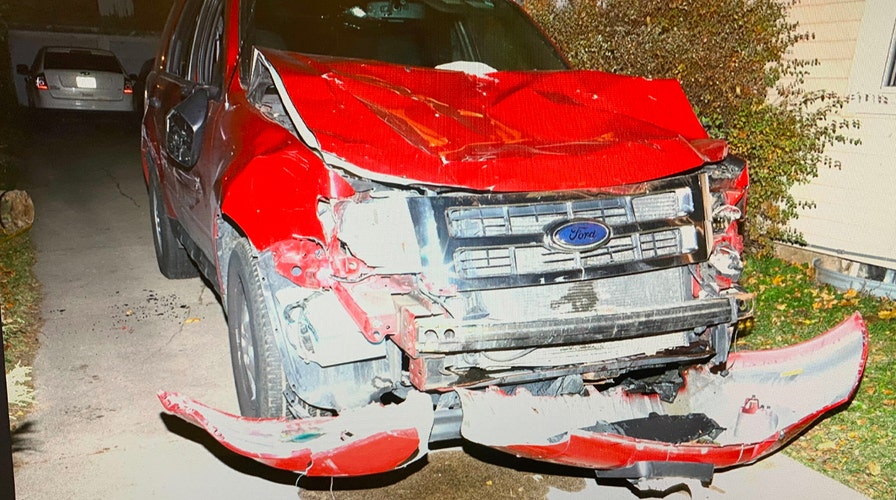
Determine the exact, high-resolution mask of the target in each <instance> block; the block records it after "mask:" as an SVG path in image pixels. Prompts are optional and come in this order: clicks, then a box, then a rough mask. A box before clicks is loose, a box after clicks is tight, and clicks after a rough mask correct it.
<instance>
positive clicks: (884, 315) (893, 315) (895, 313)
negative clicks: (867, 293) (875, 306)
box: [877, 309, 896, 320]
mask: <svg viewBox="0 0 896 500" xmlns="http://www.w3.org/2000/svg"><path fill="white" fill-rule="evenodd" d="M877 317H878V318H880V319H883V320H890V319H896V309H890V310H884V309H881V310H880V311H878V312H877Z"/></svg>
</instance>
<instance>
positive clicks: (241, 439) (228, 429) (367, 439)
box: [159, 391, 433, 477]
mask: <svg viewBox="0 0 896 500" xmlns="http://www.w3.org/2000/svg"><path fill="white" fill-rule="evenodd" d="M159 399H160V400H161V402H162V405H163V406H164V407H165V409H166V410H167V411H168V412H170V413H172V414H174V415H177V416H178V417H180V418H182V419H184V420H186V421H188V422H191V423H193V424H196V425H198V426H199V427H202V428H203V429H205V430H206V431H208V433H209V434H211V435H212V436H214V437H215V439H217V440H218V441H219V442H220V443H221V444H223V445H224V446H225V447H227V448H228V449H230V450H232V451H234V452H236V453H238V454H240V455H244V456H247V457H249V458H252V459H255V460H257V461H259V462H261V463H263V464H266V465H269V466H271V467H276V468H278V469H285V470H290V471H294V472H300V473H302V474H303V475H306V476H331V477H332V476H362V475H367V474H377V473H380V472H386V471H390V470H393V469H396V468H399V467H403V466H405V465H407V464H409V463H411V462H413V461H414V460H417V459H418V458H420V457H422V456H424V455H426V454H427V453H428V446H427V445H428V442H429V434H430V430H431V429H432V423H433V410H432V400H431V399H430V397H429V396H427V395H424V394H411V395H410V397H409V398H408V400H407V401H405V402H404V403H402V404H401V405H393V406H381V405H370V406H367V407H364V408H361V409H358V410H354V411H348V412H345V413H343V414H342V415H340V416H338V417H318V418H309V419H302V420H288V419H255V418H247V417H240V416H237V415H232V414H229V413H225V412H222V411H219V410H215V409H214V408H210V407H208V406H206V405H204V404H202V403H199V402H198V401H194V400H192V399H189V398H186V397H183V396H181V395H179V394H174V393H168V392H164V391H163V392H160V393H159Z"/></svg>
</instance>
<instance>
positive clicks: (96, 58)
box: [16, 47, 136, 112]
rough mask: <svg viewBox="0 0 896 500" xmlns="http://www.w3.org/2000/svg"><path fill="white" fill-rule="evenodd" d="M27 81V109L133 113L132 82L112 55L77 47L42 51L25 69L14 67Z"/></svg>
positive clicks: (23, 67)
mask: <svg viewBox="0 0 896 500" xmlns="http://www.w3.org/2000/svg"><path fill="white" fill-rule="evenodd" d="M16 71H17V72H18V73H19V74H20V75H24V76H25V77H26V78H27V85H26V87H27V91H28V105H29V106H30V107H32V108H42V109H73V110H89V111H127V112H130V111H133V110H134V80H136V77H134V76H132V75H128V74H127V73H126V72H125V70H124V68H123V67H122V65H121V62H119V60H118V58H117V57H115V54H113V53H112V52H109V51H108V50H101V49H92V48H80V47H43V48H41V49H40V50H39V51H38V52H37V55H36V56H35V58H34V64H32V65H31V67H30V68H29V67H28V66H26V65H24V64H20V65H18V66H17V67H16Z"/></svg>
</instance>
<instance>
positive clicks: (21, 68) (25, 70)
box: [16, 64, 31, 76]
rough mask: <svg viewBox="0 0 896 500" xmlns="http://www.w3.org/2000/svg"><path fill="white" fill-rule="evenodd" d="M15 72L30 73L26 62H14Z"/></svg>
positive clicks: (26, 74)
mask: <svg viewBox="0 0 896 500" xmlns="http://www.w3.org/2000/svg"><path fill="white" fill-rule="evenodd" d="M16 73H18V74H20V75H25V76H28V75H30V74H31V69H30V68H29V67H28V65H27V64H16Z"/></svg>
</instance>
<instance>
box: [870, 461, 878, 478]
mask: <svg viewBox="0 0 896 500" xmlns="http://www.w3.org/2000/svg"><path fill="white" fill-rule="evenodd" d="M868 472H870V473H871V475H872V476H879V475H880V465H878V464H877V462H868Z"/></svg>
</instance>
